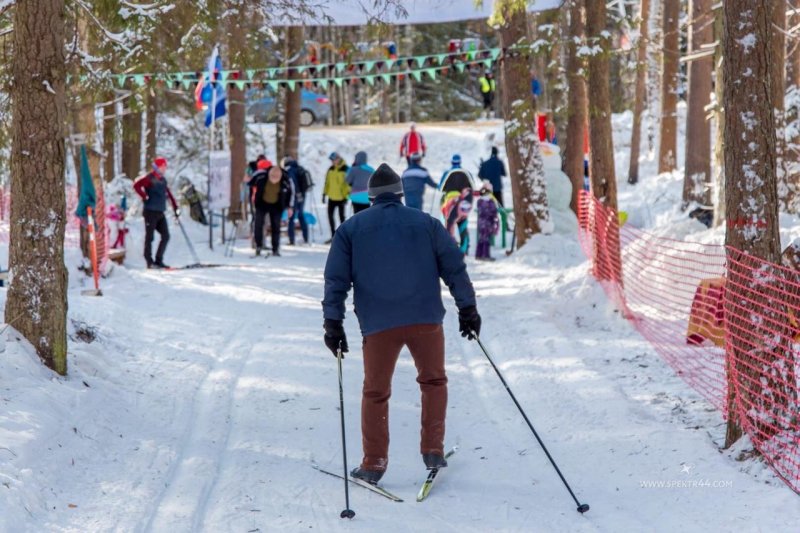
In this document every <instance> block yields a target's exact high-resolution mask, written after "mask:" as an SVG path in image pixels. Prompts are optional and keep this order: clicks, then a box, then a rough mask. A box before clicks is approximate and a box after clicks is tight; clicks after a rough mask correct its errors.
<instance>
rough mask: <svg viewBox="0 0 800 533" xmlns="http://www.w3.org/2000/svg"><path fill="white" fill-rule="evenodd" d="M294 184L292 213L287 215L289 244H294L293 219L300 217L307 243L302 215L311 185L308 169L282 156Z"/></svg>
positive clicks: (301, 227) (284, 165) (304, 239)
mask: <svg viewBox="0 0 800 533" xmlns="http://www.w3.org/2000/svg"><path fill="white" fill-rule="evenodd" d="M281 166H282V167H283V169H284V170H285V171H286V173H287V174H288V175H289V178H290V179H291V180H292V185H294V200H293V202H292V215H290V216H289V227H288V230H289V244H291V245H294V220H295V218H299V219H300V230H301V231H302V232H303V242H305V243H306V244H308V223H307V222H306V218H305V216H304V215H303V207H304V206H305V202H306V192H307V191H308V189H309V188H310V187H311V183H310V180H309V175H308V170H306V169H305V168H303V167H301V166H300V165H299V164H298V163H297V161H296V160H295V159H294V158H292V157H291V156H288V155H287V156H286V157H284V158H283V164H282V165H281Z"/></svg>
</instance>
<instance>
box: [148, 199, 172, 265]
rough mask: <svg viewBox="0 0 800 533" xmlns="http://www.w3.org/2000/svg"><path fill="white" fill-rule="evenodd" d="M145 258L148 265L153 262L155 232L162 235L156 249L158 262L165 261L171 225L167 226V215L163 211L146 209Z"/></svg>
mask: <svg viewBox="0 0 800 533" xmlns="http://www.w3.org/2000/svg"><path fill="white" fill-rule="evenodd" d="M143 215H144V260H145V261H147V264H148V265H152V264H153V237H154V236H155V232H158V234H159V235H161V242H159V243H158V249H157V250H156V261H155V262H156V263H163V262H164V250H166V249H167V243H168V242H169V226H167V217H166V216H165V215H164V212H163V211H149V210H145V211H144V213H143Z"/></svg>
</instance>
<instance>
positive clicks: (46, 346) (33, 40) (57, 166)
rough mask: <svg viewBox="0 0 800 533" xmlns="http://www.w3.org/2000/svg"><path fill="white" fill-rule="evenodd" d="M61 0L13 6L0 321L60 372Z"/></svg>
mask: <svg viewBox="0 0 800 533" xmlns="http://www.w3.org/2000/svg"><path fill="white" fill-rule="evenodd" d="M64 17H65V13H64V0H26V1H25V2H18V3H17V5H16V7H15V9H14V53H13V56H12V60H11V61H12V64H11V69H12V74H13V77H14V83H13V85H12V87H11V97H12V99H13V119H12V135H13V140H12V149H11V161H12V163H11V194H12V196H13V198H14V201H13V202H12V204H11V224H10V225H11V244H10V248H9V266H10V276H9V278H10V288H9V291H8V300H7V302H6V309H5V321H6V322H7V323H8V324H10V325H11V326H13V327H14V328H16V329H17V330H18V331H19V332H20V333H21V334H22V335H23V336H24V337H25V338H26V339H27V340H28V341H30V342H31V344H33V346H34V347H35V348H36V353H37V354H38V355H39V357H40V358H41V359H42V361H43V362H44V363H45V364H46V365H47V366H48V367H50V368H52V369H53V370H55V371H56V372H58V373H59V374H66V373H67V327H66V326H67V271H66V268H65V267H64V226H65V221H66V216H67V214H66V212H65V211H66V205H65V197H64V164H65V146H64V133H65V132H64V124H66V118H67V110H66V97H65V81H66V65H65V60H64V33H65V29H64Z"/></svg>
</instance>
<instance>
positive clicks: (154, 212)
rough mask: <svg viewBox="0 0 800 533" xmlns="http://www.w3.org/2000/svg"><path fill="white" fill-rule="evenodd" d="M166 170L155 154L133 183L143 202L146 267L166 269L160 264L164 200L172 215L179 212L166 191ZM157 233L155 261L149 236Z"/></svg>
mask: <svg viewBox="0 0 800 533" xmlns="http://www.w3.org/2000/svg"><path fill="white" fill-rule="evenodd" d="M166 171H167V160H166V159H165V158H163V157H156V158H155V159H154V160H153V170H151V171H150V172H148V173H147V174H145V175H144V176H142V177H140V178H139V179H137V180H136V181H135V182H134V184H133V190H134V191H136V194H138V195H139V196H140V197H141V199H142V202H144V210H143V212H142V215H143V216H144V260H145V262H146V264H147V268H169V267H168V266H167V265H166V264H164V252H165V251H166V249H167V243H168V242H169V226H168V225H167V217H166V215H165V214H164V213H165V212H166V210H167V200H168V199H169V202H170V204H171V205H172V211H173V213H174V214H175V218H178V217H179V216H180V214H181V212H180V209H179V208H178V202H176V201H175V197H174V196H173V195H172V191H170V190H169V186H168V185H167V180H166V178H165V177H164V173H165V172H166ZM156 232H158V234H159V235H160V236H161V240H160V241H159V243H158V248H157V249H156V257H155V261H154V260H153V238H154V237H155V233H156Z"/></svg>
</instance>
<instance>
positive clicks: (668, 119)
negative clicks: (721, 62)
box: [658, 0, 681, 174]
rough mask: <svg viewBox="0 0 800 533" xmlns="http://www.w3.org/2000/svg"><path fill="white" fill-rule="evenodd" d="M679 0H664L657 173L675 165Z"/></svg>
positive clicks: (676, 166) (672, 168)
mask: <svg viewBox="0 0 800 533" xmlns="http://www.w3.org/2000/svg"><path fill="white" fill-rule="evenodd" d="M680 13H681V0H664V9H663V17H664V20H663V23H664V24H663V27H664V61H663V73H662V81H661V141H660V145H659V149H658V173H659V174H661V173H662V172H672V171H673V170H675V169H676V168H678V150H677V144H678V116H677V109H678V83H679V78H678V58H679V57H680V48H679V46H678V44H679V43H678V42H679V39H678V38H679V36H680V33H679V32H680V30H679V26H678V22H679V19H680Z"/></svg>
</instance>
